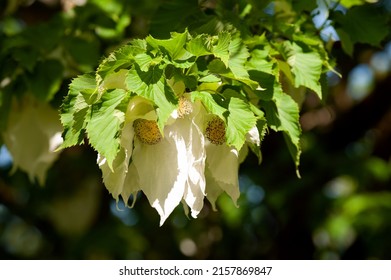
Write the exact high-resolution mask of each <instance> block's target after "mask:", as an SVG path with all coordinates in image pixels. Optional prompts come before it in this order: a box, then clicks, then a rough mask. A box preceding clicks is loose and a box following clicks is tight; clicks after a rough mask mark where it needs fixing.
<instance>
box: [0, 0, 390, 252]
mask: <svg viewBox="0 0 391 280" xmlns="http://www.w3.org/2000/svg"><path fill="white" fill-rule="evenodd" d="M26 2H27V1H26ZM81 2H83V1H81ZM201 2H202V3H201ZM201 2H200V3H201V5H200V3H199V2H198V1H163V0H161V1H158V0H148V1H142V2H140V1H135V0H134V1H133V0H132V1H125V0H123V1H121V0H111V1H103V0H90V1H87V3H86V4H85V5H80V6H75V7H73V8H72V9H69V10H67V9H68V6H66V5H68V4H72V3H78V1H71V0H68V1H66V0H65V1H61V3H62V4H61V3H60V1H30V2H29V3H28V4H26V3H25V1H5V2H4V1H2V2H1V4H0V11H2V12H1V13H2V14H1V19H0V65H1V66H0V82H1V83H2V85H1V88H2V91H1V94H0V106H1V108H2V111H1V112H0V117H1V119H0V130H1V129H3V126H4V125H5V124H4V119H5V115H6V114H7V112H6V108H9V106H6V105H7V104H9V103H10V98H9V96H10V95H11V94H12V95H13V96H17V95H22V94H24V93H25V92H26V91H28V92H33V93H34V92H35V94H34V95H35V96H36V97H37V98H39V99H41V100H45V101H50V102H51V104H52V105H53V106H54V107H58V105H59V104H60V103H61V100H62V98H63V97H64V96H65V94H66V91H67V86H68V84H69V82H70V79H71V78H72V77H74V76H75V75H77V74H80V73H84V72H88V71H92V70H94V69H95V67H96V66H97V65H98V63H99V61H100V58H101V57H103V56H104V55H105V54H107V53H109V52H110V51H111V50H112V49H113V48H115V47H117V46H118V45H120V44H122V43H124V42H126V41H127V40H128V39H130V38H137V37H144V36H146V35H147V34H152V35H153V36H157V37H165V36H167V35H168V33H169V32H170V31H183V30H184V28H185V27H187V28H188V29H189V30H191V31H192V32H195V33H197V31H198V30H202V31H203V32H206V31H205V30H209V31H210V32H215V31H216V30H218V29H219V28H223V26H224V24H225V23H226V22H225V21H227V20H229V22H230V24H232V25H233V26H235V27H236V28H238V29H243V26H250V25H251V26H252V28H253V29H254V30H253V31H254V32H257V29H259V28H260V26H259V18H257V17H256V13H252V14H250V15H249V16H246V14H239V15H237V14H235V12H236V10H235V9H239V8H237V7H238V6H240V9H239V10H240V11H243V12H244V11H245V9H243V7H241V6H243V5H245V4H246V3H247V4H248V3H251V4H252V5H253V7H254V9H256V10H258V11H259V13H260V14H261V13H267V12H268V9H269V8H270V2H276V3H277V4H278V3H284V2H289V3H290V1H259V3H258V2H257V1H238V3H239V4H237V5H236V1H217V3H218V4H217V6H216V1H201ZM298 2H299V1H292V3H293V4H292V5H299V4H297V3H298ZM304 2H305V3H307V4H309V3H310V4H311V5H304V4H303V5H302V6H300V5H299V6H295V7H294V9H295V11H298V10H301V11H302V12H303V13H304V14H309V12H310V11H311V10H312V9H313V8H315V6H314V5H313V3H314V1H304ZM343 2H344V3H345V4H346V5H348V6H349V5H351V4H352V2H357V1H343ZM361 2H362V3H361V4H364V2H365V1H361ZM352 5H353V4H352ZM367 5H370V10H371V11H372V9H375V10H376V11H378V12H381V13H382V15H383V17H382V19H381V21H384V22H383V23H384V24H388V30H387V28H386V29H383V26H384V25H382V26H381V28H377V27H378V26H379V25H378V24H379V21H376V17H377V16H373V17H369V18H365V17H364V18H361V17H360V21H362V22H361V23H360V24H363V25H364V26H366V27H368V28H369V29H370V28H371V27H370V26H371V25H372V26H374V28H376V29H377V31H378V32H377V33H375V34H373V36H367V37H364V39H362V34H361V33H360V30H358V29H357V28H356V27H357V26H351V22H349V21H347V20H346V18H343V17H342V14H341V13H342V12H341V11H338V10H337V11H334V13H335V16H334V18H333V15H331V17H332V19H335V21H336V22H337V25H338V26H339V28H342V31H343V28H347V30H349V28H353V29H354V30H355V33H354V36H353V37H350V38H348V37H347V36H345V35H346V34H345V33H346V32H345V33H343V32H341V30H339V31H340V32H339V33H338V34H339V36H340V39H341V41H339V42H336V43H334V44H333V45H332V46H330V51H331V54H332V55H333V56H334V57H335V59H336V62H337V67H338V71H339V72H340V73H341V74H342V78H341V79H340V78H338V77H336V76H335V75H332V74H330V76H329V91H328V95H327V97H326V98H325V101H324V103H321V102H319V100H318V98H317V97H316V95H315V94H313V93H308V94H307V96H306V99H305V100H304V101H303V108H302V118H301V123H302V126H303V131H304V134H303V138H302V148H303V154H302V161H301V167H300V172H301V177H302V178H301V179H298V178H297V177H296V174H295V170H294V168H292V164H291V158H290V154H289V151H288V150H287V149H286V148H285V144H284V139H283V138H282V137H281V135H279V134H276V133H274V132H269V135H268V137H266V138H265V140H264V142H263V143H262V152H263V155H262V156H263V162H262V164H261V165H258V160H257V159H256V157H255V156H249V157H248V158H247V159H246V161H245V162H244V163H243V164H242V166H241V169H240V187H241V197H240V199H239V202H238V204H239V205H240V207H239V208H235V207H234V206H233V204H232V202H231V201H230V199H229V198H228V197H224V196H223V197H221V198H220V199H219V201H218V204H217V206H218V209H219V211H218V212H214V211H213V210H212V209H211V207H210V205H208V204H206V206H205V207H204V209H203V211H202V212H201V213H200V215H199V218H198V219H196V220H193V219H188V218H186V216H185V215H184V213H183V210H182V209H181V208H180V207H178V208H177V209H176V210H175V211H174V213H173V215H172V216H171V217H170V218H169V219H168V221H167V222H166V223H165V224H164V225H163V226H162V227H159V226H158V225H159V217H158V214H157V213H156V212H155V211H154V210H153V209H152V208H151V207H150V205H149V203H148V201H147V200H146V198H145V197H143V196H142V195H140V197H139V198H138V202H137V203H136V205H135V207H134V208H133V209H128V208H125V207H124V206H123V205H121V204H119V205H116V203H115V201H114V200H113V199H112V197H110V195H109V194H108V192H107V191H106V189H105V187H104V186H103V184H102V182H101V174H100V171H99V169H98V167H97V166H96V154H95V152H94V151H93V150H92V149H91V148H90V147H89V146H88V144H85V145H83V146H79V147H74V148H69V149H66V150H64V151H63V152H62V153H61V155H60V158H59V159H58V160H57V161H56V162H55V163H54V165H53V166H52V168H51V169H50V172H49V174H48V178H47V182H46V184H45V186H44V187H40V186H39V185H38V184H34V183H31V182H30V181H29V179H28V177H27V175H26V174H25V173H23V172H21V171H16V172H15V173H14V174H12V175H10V170H11V163H10V162H9V161H7V160H6V158H7V156H6V155H5V154H6V151H5V149H3V148H2V150H1V151H2V152H1V156H0V158H1V166H0V258H2V259H335V258H340V259H389V258H391V253H390V252H391V237H390V232H391V165H390V156H391V145H390V143H391V129H390V128H391V97H390V94H389V92H388V90H389V88H390V87H391V71H390V68H391V67H390V65H391V47H390V46H391V45H390V43H388V45H387V42H389V40H390V39H391V38H390V34H389V33H387V32H389V23H390V20H389V19H390V6H391V5H390V3H389V1H379V3H377V4H364V5H363V6H358V7H353V8H352V10H351V12H350V14H349V15H348V16H351V17H353V18H356V17H358V16H359V15H362V13H363V11H364V9H365V8H366V7H367ZM200 7H201V8H200ZM278 7H279V8H280V9H281V11H280V12H281V13H279V16H280V18H279V20H283V19H285V20H287V21H289V20H290V15H291V14H290V13H291V12H292V10H289V9H288V8H286V7H284V6H283V5H282V6H278ZM375 10H373V11H375ZM283 12H285V13H283ZM270 24H271V25H272V24H273V23H270ZM365 24H367V25H365ZM346 26H348V27H346ZM386 26H387V25H386ZM370 30H371V29H370ZM288 31H289V30H288ZM288 31H287V33H289V32H288ZM337 31H338V28H337ZM345 31H346V30H345ZM373 45H376V46H373ZM346 53H347V54H346ZM379 53H384V54H386V56H385V57H386V59H388V68H385V69H386V70H385V71H383V72H379V71H378V70H376V69H377V68H376V67H375V66H376V65H378V64H379V62H376V61H375V62H374V57H376V55H377V54H379ZM363 64H365V65H367V66H368V67H370V69H371V71H372V73H373V77H372V80H371V82H372V84H373V86H372V87H371V89H370V91H368V92H367V93H366V95H365V96H363V97H362V98H361V99H359V100H357V99H355V98H354V97H353V95H352V94H351V92H350V91H349V89H350V86H351V85H350V84H349V83H354V82H356V83H357V80H356V81H349V77H350V73H352V70H354V69H356V67H357V66H358V65H363ZM4 77H11V80H7V81H4V80H3V78H4ZM0 144H1V143H0Z"/></svg>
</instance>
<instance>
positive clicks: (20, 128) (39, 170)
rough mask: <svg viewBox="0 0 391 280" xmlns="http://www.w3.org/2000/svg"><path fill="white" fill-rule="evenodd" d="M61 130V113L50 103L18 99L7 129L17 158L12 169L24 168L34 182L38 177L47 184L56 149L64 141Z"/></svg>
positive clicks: (9, 146)
mask: <svg viewBox="0 0 391 280" xmlns="http://www.w3.org/2000/svg"><path fill="white" fill-rule="evenodd" d="M61 131H62V126H61V123H60V120H59V118H58V113H57V111H56V110H55V109H53V108H52V107H50V105H49V104H46V103H42V102H39V101H36V100H33V98H27V97H26V98H24V99H23V100H21V101H19V102H18V101H16V100H14V102H13V104H12V109H11V110H10V115H9V116H8V124H7V128H6V130H5V131H4V132H3V138H4V143H5V145H6V146H7V149H8V150H9V151H10V153H11V155H12V158H13V169H12V171H11V172H15V171H16V170H17V169H18V168H20V169H21V170H23V171H25V172H26V173H27V174H28V176H29V179H30V181H31V182H34V181H35V179H37V180H38V183H39V184H40V185H43V184H44V183H45V180H46V173H47V171H48V169H49V168H50V167H51V165H52V164H53V162H54V161H55V160H56V159H57V158H58V155H59V153H58V152H56V149H57V148H58V147H59V146H60V145H61V144H62V141H63V140H62V137H61ZM32 147H33V148H32Z"/></svg>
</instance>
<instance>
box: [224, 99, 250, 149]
mask: <svg viewBox="0 0 391 280" xmlns="http://www.w3.org/2000/svg"><path fill="white" fill-rule="evenodd" d="M228 111H229V114H228V116H227V129H226V136H227V143H228V145H233V146H234V147H235V148H236V149H237V150H238V151H239V150H240V149H241V148H242V146H243V144H244V142H245V141H246V134H247V132H248V131H249V130H250V129H251V128H253V127H254V126H255V124H256V122H257V118H256V117H255V116H254V113H253V112H252V111H251V109H250V106H249V105H248V104H247V103H246V102H245V101H243V100H242V99H239V98H236V97H231V98H230V99H229V104H228Z"/></svg>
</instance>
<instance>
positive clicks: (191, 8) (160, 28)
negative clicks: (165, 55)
mask: <svg viewBox="0 0 391 280" xmlns="http://www.w3.org/2000/svg"><path fill="white" fill-rule="evenodd" d="M198 3H199V2H198V0H186V1H178V0H166V1H164V3H162V4H161V5H160V7H159V8H158V9H157V11H156V13H155V15H154V16H153V17H152V19H151V24H150V34H152V35H153V36H155V37H159V38H167V37H169V36H170V32H172V31H173V30H177V31H182V30H185V28H187V27H189V26H191V25H192V23H195V25H196V26H199V25H200V20H202V18H204V17H205V14H204V13H203V12H202V11H201V10H200V7H199V4H198ZM154 4H155V3H154Z"/></svg>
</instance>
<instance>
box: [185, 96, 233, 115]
mask: <svg viewBox="0 0 391 280" xmlns="http://www.w3.org/2000/svg"><path fill="white" fill-rule="evenodd" d="M216 99H217V97H216V94H211V93H209V92H207V91H193V92H191V101H192V102H194V101H195V100H200V101H201V102H202V104H204V106H205V108H206V109H207V110H208V111H209V112H210V113H212V114H215V115H217V116H219V117H220V118H221V119H223V120H224V119H225V117H224V113H225V112H226V111H227V110H226V109H225V108H224V107H222V106H221V105H219V104H218V103H217V102H216ZM220 101H221V100H220Z"/></svg>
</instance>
